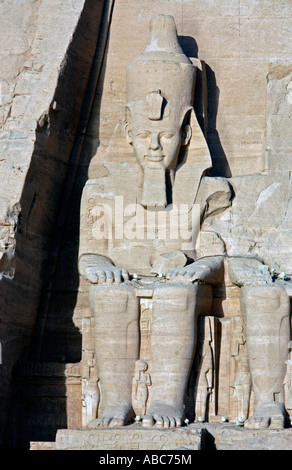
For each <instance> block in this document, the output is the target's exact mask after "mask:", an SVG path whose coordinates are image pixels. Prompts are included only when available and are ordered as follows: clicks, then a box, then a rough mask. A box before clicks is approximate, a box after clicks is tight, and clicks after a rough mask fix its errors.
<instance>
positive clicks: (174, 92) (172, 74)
mask: <svg viewBox="0 0 292 470" xmlns="http://www.w3.org/2000/svg"><path fill="white" fill-rule="evenodd" d="M195 74H196V67H195V66H194V65H193V64H192V63H191V61H190V60H189V59H188V58H187V57H186V55H185V54H184V53H183V51H182V49H181V47H180V45H179V42H178V38H177V32H176V26H175V22H174V19H173V17H172V16H170V15H156V16H154V17H153V18H152V20H151V22H150V30H149V37H148V42H147V45H146V48H145V50H144V52H143V53H142V54H139V55H138V56H136V57H135V58H134V60H133V61H132V62H131V63H130V64H129V65H128V67H127V107H128V108H130V110H131V109H133V108H135V107H137V106H143V105H144V107H146V112H148V117H149V119H151V120H152V119H155V120H158V119H161V118H162V117H163V110H164V109H166V108H167V105H171V108H173V107H175V108H176V112H178V111H181V112H182V114H185V113H186V112H187V111H188V110H190V109H191V107H192V99H193V88H194V82H195ZM147 108H148V109H147Z"/></svg>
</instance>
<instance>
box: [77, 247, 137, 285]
mask: <svg viewBox="0 0 292 470" xmlns="http://www.w3.org/2000/svg"><path fill="white" fill-rule="evenodd" d="M78 267H79V272H80V274H81V275H82V276H83V277H84V278H85V279H86V280H87V281H89V282H91V283H92V284H103V283H105V282H106V283H113V282H115V283H120V282H122V281H126V280H128V279H129V273H128V271H127V270H126V269H121V268H119V267H117V266H115V265H114V263H113V262H112V261H111V260H110V259H109V258H107V257H106V256H102V255H98V254H95V253H85V254H82V255H81V256H80V258H79V263H78Z"/></svg>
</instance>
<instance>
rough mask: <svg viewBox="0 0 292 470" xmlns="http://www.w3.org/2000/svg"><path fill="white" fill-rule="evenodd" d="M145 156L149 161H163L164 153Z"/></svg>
mask: <svg viewBox="0 0 292 470" xmlns="http://www.w3.org/2000/svg"><path fill="white" fill-rule="evenodd" d="M145 158H146V159H147V160H148V161H149V162H161V161H162V160H163V158H164V155H149V154H148V155H145Z"/></svg>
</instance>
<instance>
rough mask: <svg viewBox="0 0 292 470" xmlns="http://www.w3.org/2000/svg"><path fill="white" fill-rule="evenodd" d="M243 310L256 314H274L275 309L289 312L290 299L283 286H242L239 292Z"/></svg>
mask: <svg viewBox="0 0 292 470" xmlns="http://www.w3.org/2000/svg"><path fill="white" fill-rule="evenodd" d="M240 301H241V308H242V310H243V311H250V310H251V311H254V312H255V313H258V314H266V315H267V314H269V313H271V314H275V313H276V312H277V311H281V312H284V313H285V312H289V309H290V301H289V297H288V295H287V293H286V291H285V289H284V288H282V287H280V286H271V285H264V286H262V285H259V286H244V287H242V288H241V292H240Z"/></svg>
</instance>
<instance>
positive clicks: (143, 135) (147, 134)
mask: <svg viewBox="0 0 292 470" xmlns="http://www.w3.org/2000/svg"><path fill="white" fill-rule="evenodd" d="M136 137H138V138H139V139H147V138H148V137H149V133H148V132H139V134H137V135H136Z"/></svg>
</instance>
